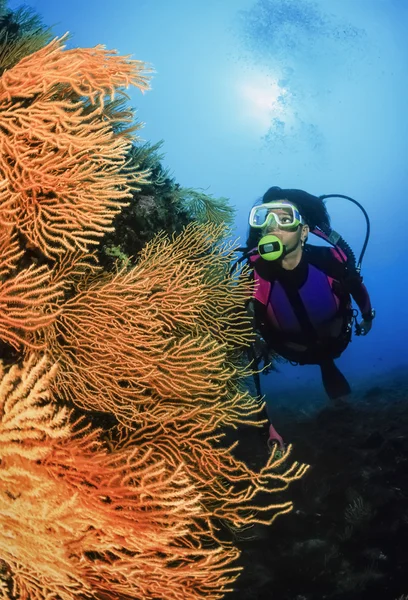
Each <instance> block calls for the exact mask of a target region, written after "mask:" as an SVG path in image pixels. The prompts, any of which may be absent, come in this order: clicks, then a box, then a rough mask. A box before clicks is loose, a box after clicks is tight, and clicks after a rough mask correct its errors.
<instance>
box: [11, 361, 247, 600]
mask: <svg viewBox="0 0 408 600" xmlns="http://www.w3.org/2000/svg"><path fill="white" fill-rule="evenodd" d="M56 368H57V367H56V366H55V365H54V366H52V367H51V368H50V369H49V370H48V369H47V358H46V357H45V356H44V357H42V358H41V359H35V358H34V357H33V356H32V357H30V358H29V359H28V360H27V362H26V363H25V364H24V365H23V366H22V367H19V366H17V365H15V366H13V367H12V368H11V369H10V370H8V371H7V372H6V369H5V368H4V367H2V372H1V374H0V376H1V381H0V408H1V413H0V459H1V462H0V565H5V566H6V569H2V573H1V577H2V579H1V581H2V583H1V587H0V590H1V593H2V594H3V598H8V597H9V596H8V591H9V590H10V589H11V591H12V593H11V594H10V596H11V597H13V598H19V599H21V600H29V599H32V598H35V599H36V600H47V599H49V598H54V597H55V598H57V597H58V598H61V599H64V600H75V599H76V598H78V597H81V598H89V599H95V600H97V599H100V598H106V599H109V600H114V599H117V598H118V597H129V598H130V597H131V598H136V599H140V600H142V599H143V600H145V599H147V598H151V599H153V598H157V597H160V598H166V599H167V598H168V599H171V600H172V599H174V600H178V599H180V598H186V599H188V600H196V599H199V598H210V599H212V600H216V599H220V598H222V597H223V595H224V593H225V592H226V591H228V586H229V585H230V584H231V583H232V582H233V581H234V579H235V578H236V576H237V572H238V571H239V570H240V569H239V568H233V567H231V562H232V561H233V560H234V559H235V558H236V557H237V555H238V552H237V550H235V549H234V548H223V547H222V546H220V545H217V544H215V543H214V542H213V543H212V544H209V542H210V538H209V536H208V535H207V533H206V532H203V531H199V530H197V529H196V528H195V527H194V519H197V518H199V517H201V516H202V515H203V514H204V510H203V508H202V506H201V503H200V498H199V495H198V494H197V491H196V490H195V488H194V485H192V484H191V481H190V480H189V478H188V477H187V476H186V473H185V472H184V469H183V467H182V465H178V466H177V467H176V468H175V469H169V468H168V465H165V463H164V461H160V462H156V461H155V460H154V459H153V458H152V452H151V451H149V450H148V451H146V452H145V451H144V450H139V449H137V448H136V447H134V448H132V449H131V450H129V449H124V450H122V451H118V452H114V453H109V452H108V451H107V450H106V449H105V448H104V446H103V445H102V443H101V441H100V440H99V439H98V437H99V432H98V431H90V430H89V428H87V427H82V428H79V427H78V426H77V428H76V431H75V432H73V431H72V426H71V425H70V424H69V422H68V415H67V411H66V410H65V409H59V410H58V409H56V407H55V406H54V405H52V404H50V402H49V399H48V389H47V388H48V384H49V382H50V380H51V378H52V377H53V376H54V374H55V370H56ZM206 538H207V543H204V542H205V539H206Z"/></svg>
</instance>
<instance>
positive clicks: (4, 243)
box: [0, 224, 24, 278]
mask: <svg viewBox="0 0 408 600" xmlns="http://www.w3.org/2000/svg"><path fill="white" fill-rule="evenodd" d="M23 254H24V251H23V250H22V249H21V247H20V244H19V241H18V238H17V232H16V229H15V227H14V226H13V225H1V224H0V257H1V259H0V278H3V277H5V276H6V275H9V274H10V272H12V271H13V270H14V269H15V268H16V266H17V263H18V261H19V259H20V258H21V257H22V256H23Z"/></svg>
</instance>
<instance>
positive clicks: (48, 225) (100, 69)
mask: <svg viewBox="0 0 408 600" xmlns="http://www.w3.org/2000/svg"><path fill="white" fill-rule="evenodd" d="M147 72H148V70H147V67H146V65H145V64H144V63H141V62H140V61H132V60H130V59H128V58H126V57H120V56H115V53H114V52H109V51H107V50H105V49H104V48H103V47H101V46H97V47H95V48H90V49H75V50H66V51H64V50H63V47H62V44H61V40H54V41H53V42H52V43H51V44H49V45H48V46H46V47H45V48H43V49H41V50H39V51H37V52H35V53H34V54H32V55H31V56H28V57H26V58H24V59H23V60H21V61H20V62H19V63H18V64H17V65H16V66H15V67H13V68H12V69H10V70H8V71H6V72H5V73H4V74H3V75H2V77H1V78H0V126H1V131H2V133H1V135H0V148H1V153H0V175H1V177H2V179H3V180H4V181H5V182H7V185H5V186H4V190H2V191H4V192H5V193H6V194H7V203H8V204H7V206H8V212H12V216H13V222H15V223H16V226H17V228H18V230H19V231H20V232H21V233H22V234H23V235H24V237H25V238H26V240H27V242H26V244H27V247H29V248H36V249H40V250H41V252H42V253H43V254H44V255H45V256H47V257H49V258H55V257H56V256H58V255H59V254H61V253H64V252H66V251H72V252H73V251H75V250H77V249H80V250H81V251H82V252H86V251H87V250H88V247H89V246H90V245H95V244H98V243H99V239H100V238H101V236H103V235H104V234H105V233H106V232H107V231H112V227H111V223H112V220H113V218H114V216H115V215H116V214H117V213H118V212H119V211H120V210H121V209H122V208H123V207H124V206H126V204H127V199H128V198H129V197H131V190H132V189H134V188H135V187H136V188H137V185H138V184H139V183H141V182H144V181H146V179H145V178H146V176H147V175H148V172H147V171H146V172H135V171H134V170H131V171H130V170H129V169H128V168H127V167H126V164H127V160H128V157H127V155H128V151H129V149H130V147H131V139H130V137H129V135H128V134H126V133H124V132H117V131H116V132H115V127H116V125H117V124H116V120H117V116H116V117H114V116H113V115H112V114H111V116H110V117H109V110H106V111H104V106H105V104H104V102H105V100H104V99H105V96H106V95H107V94H109V95H110V96H111V98H112V100H114V97H115V93H116V92H118V93H119V89H117V88H120V87H123V86H128V85H136V86H138V87H139V88H140V89H142V90H145V89H147V79H148V78H147ZM84 100H86V101H87V102H88V103H91V105H92V106H93V108H92V109H91V110H89V109H87V108H86V105H85V103H84ZM0 212H1V217H2V218H4V217H3V213H4V212H5V206H4V205H3V202H2V204H1V206H0Z"/></svg>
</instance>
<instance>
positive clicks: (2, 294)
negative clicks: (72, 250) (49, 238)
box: [0, 265, 62, 349]
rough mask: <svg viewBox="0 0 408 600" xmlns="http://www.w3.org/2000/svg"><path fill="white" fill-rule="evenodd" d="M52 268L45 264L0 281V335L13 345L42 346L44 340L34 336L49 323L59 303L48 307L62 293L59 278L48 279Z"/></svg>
mask: <svg viewBox="0 0 408 600" xmlns="http://www.w3.org/2000/svg"><path fill="white" fill-rule="evenodd" d="M51 276H52V272H51V270H50V269H48V267H47V266H45V265H44V266H41V267H36V266H34V265H32V266H31V267H29V268H28V269H24V270H21V271H19V272H18V273H17V274H16V275H13V276H12V277H10V278H8V279H6V280H4V281H2V282H0V303H1V306H2V310H1V313H0V339H1V340H2V341H3V342H6V343H8V344H10V345H11V346H13V347H14V348H16V349H20V348H21V347H24V346H26V347H28V348H35V349H41V348H44V342H43V341H41V340H40V339H36V340H35V339H34V336H35V335H36V334H39V332H40V331H42V330H43V329H45V328H46V327H49V326H50V325H51V324H52V323H53V322H54V321H55V318H56V316H57V314H58V312H59V311H58V307H55V306H54V308H53V309H51V310H47V308H48V307H49V306H51V305H53V303H55V301H56V300H57V299H58V298H59V297H61V295H62V285H61V282H55V283H51V281H50V279H51Z"/></svg>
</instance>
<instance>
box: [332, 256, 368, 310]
mask: <svg viewBox="0 0 408 600" xmlns="http://www.w3.org/2000/svg"><path fill="white" fill-rule="evenodd" d="M327 250H328V249H326V253H325V259H326V260H327V261H328V263H329V262H331V265H330V267H331V269H330V270H331V271H332V272H333V274H334V277H335V278H336V279H339V280H340V281H341V280H343V281H344V285H345V287H346V291H347V292H348V293H349V294H351V296H352V298H353V300H354V302H355V303H356V304H357V306H358V308H359V309H360V312H361V316H362V318H363V319H364V321H366V322H369V321H372V320H373V318H374V313H373V309H372V306H371V300H370V296H369V294H368V290H367V288H366V286H365V285H364V283H363V278H362V277H361V275H360V274H359V273H357V271H356V270H355V268H352V269H351V272H350V273H348V272H347V267H346V265H347V263H346V262H345V261H344V259H342V257H341V256H340V254H339V253H338V252H337V251H336V250H335V249H333V248H330V250H329V252H327Z"/></svg>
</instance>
